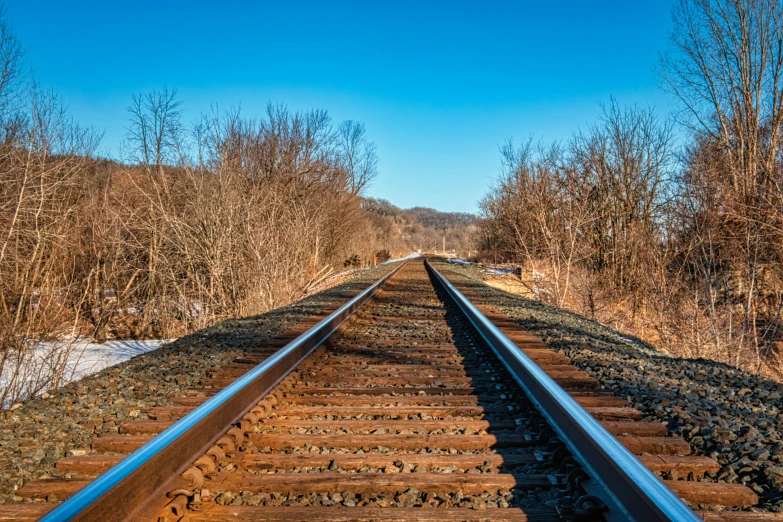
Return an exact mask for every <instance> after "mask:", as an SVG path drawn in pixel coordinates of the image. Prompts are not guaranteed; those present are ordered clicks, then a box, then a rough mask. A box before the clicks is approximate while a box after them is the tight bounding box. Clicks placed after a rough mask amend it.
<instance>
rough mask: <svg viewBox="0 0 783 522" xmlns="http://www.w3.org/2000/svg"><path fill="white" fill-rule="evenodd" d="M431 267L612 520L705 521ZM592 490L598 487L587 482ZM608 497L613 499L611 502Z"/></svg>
mask: <svg viewBox="0 0 783 522" xmlns="http://www.w3.org/2000/svg"><path fill="white" fill-rule="evenodd" d="M425 264H426V266H427V268H428V269H429V270H430V272H431V273H432V274H433V275H434V276H435V279H436V280H437V281H438V282H439V283H440V284H441V285H442V287H443V288H444V290H445V291H446V292H447V293H448V294H449V296H450V297H451V298H452V299H453V300H454V302H455V303H456V304H457V306H459V308H460V309H461V310H462V312H463V313H464V314H465V316H467V318H468V320H469V321H470V322H471V323H472V324H473V326H474V327H475V328H476V330H477V331H478V332H479V333H480V334H481V336H482V337H483V338H484V340H485V341H486V342H487V343H488V344H489V346H490V347H491V348H492V350H493V351H494V352H495V353H496V354H497V355H498V357H499V358H500V359H501V361H502V362H503V364H504V365H505V366H506V367H507V368H508V369H509V371H510V372H511V374H512V375H513V376H514V378H515V379H516V380H517V381H518V382H519V384H520V385H521V386H522V387H523V388H524V389H525V391H526V392H527V393H528V395H529V396H530V399H531V400H532V401H533V403H535V404H536V405H537V406H538V408H539V409H540V410H541V412H542V414H543V415H544V416H545V417H546V418H547V420H549V422H550V424H551V426H552V427H553V428H554V430H555V431H556V432H557V434H558V435H559V436H560V437H561V438H562V440H563V442H564V443H565V444H566V446H567V447H568V448H569V449H570V450H571V452H572V453H573V454H574V457H575V458H576V459H577V460H578V461H579V463H580V464H582V466H583V467H584V468H585V470H586V471H587V472H588V474H589V475H590V477H591V479H594V480H596V481H597V482H598V483H599V484H598V486H599V488H598V489H600V490H602V492H603V494H602V495H599V498H601V500H604V501H605V502H606V503H607V505H608V506H609V512H607V513H606V517H607V519H610V520H636V521H640V522H641V521H644V522H647V521H676V522H691V521H692V522H700V521H701V519H700V518H699V517H697V516H696V514H695V513H694V512H693V510H691V509H690V508H689V507H688V505H687V504H685V502H683V501H682V499H680V498H679V497H678V496H677V495H675V494H674V493H673V492H672V491H671V490H670V489H669V488H668V487H666V485H665V484H664V483H663V482H662V481H661V480H660V479H659V478H658V477H656V476H655V475H654V474H653V473H652V472H651V471H650V470H648V469H647V468H646V467H645V466H644V464H642V463H641V462H640V461H639V460H638V459H637V458H636V457H635V456H634V455H633V454H632V453H631V452H630V451H628V450H627V449H626V448H625V447H624V446H623V445H622V444H620V442H619V441H618V440H617V439H616V438H615V437H614V436H613V435H612V434H610V433H609V432H608V431H607V430H606V429H605V428H604V427H603V426H601V424H600V423H599V422H598V421H597V420H595V418H594V417H593V416H592V415H590V414H589V413H588V412H587V411H586V410H585V409H584V408H583V407H582V406H580V405H579V404H578V403H577V402H576V401H575V400H574V399H573V398H572V397H571V396H570V395H569V394H568V393H567V392H566V391H565V390H564V389H563V388H561V387H560V385H558V384H557V383H556V382H555V381H554V380H553V379H552V378H551V377H549V375H547V374H546V373H545V372H544V371H543V370H542V369H541V368H540V367H539V366H538V365H537V364H536V363H535V362H533V360H532V359H531V358H530V357H528V356H527V355H526V354H525V353H524V352H523V351H522V350H520V349H519V348H518V347H517V346H516V344H514V342H513V341H511V340H510V339H509V338H508V337H506V335H505V334H504V333H503V332H501V331H500V329H499V328H498V327H496V326H495V325H494V324H492V322H491V321H490V320H489V319H487V318H486V317H485V316H484V314H482V313H481V311H479V309H478V308H476V306H474V305H473V303H471V302H470V301H469V300H468V299H467V298H466V297H465V296H464V295H462V293H461V292H460V291H459V290H457V289H456V288H455V287H454V285H452V284H451V283H450V282H449V281H448V280H447V279H446V278H445V277H444V276H443V275H442V274H441V273H440V272H438V270H436V269H435V267H434V266H432V264H430V262H429V260H426V261H425ZM588 482H589V481H588ZM585 486H586V488H587V489H588V490H594V489H595V488H594V487H592V486H593V485H589V484H585ZM607 495H608V502H607Z"/></svg>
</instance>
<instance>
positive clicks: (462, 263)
mask: <svg viewBox="0 0 783 522" xmlns="http://www.w3.org/2000/svg"><path fill="white" fill-rule="evenodd" d="M446 261H448V262H449V263H459V264H460V265H469V264H470V261H465V260H464V259H459V258H457V257H454V258H451V257H450V258H448V259H447V260H446Z"/></svg>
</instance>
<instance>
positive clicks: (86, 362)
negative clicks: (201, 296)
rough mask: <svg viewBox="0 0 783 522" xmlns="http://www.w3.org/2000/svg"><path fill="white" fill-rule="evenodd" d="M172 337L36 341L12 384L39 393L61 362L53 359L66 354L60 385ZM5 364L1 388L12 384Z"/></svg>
mask: <svg viewBox="0 0 783 522" xmlns="http://www.w3.org/2000/svg"><path fill="white" fill-rule="evenodd" d="M171 341H173V339H153V340H143V341H137V340H128V341H106V342H104V343H92V342H90V341H88V340H86V339H78V340H76V341H68V340H63V341H60V342H45V343H39V344H38V345H37V346H36V347H35V349H34V350H31V353H30V354H29V355H26V356H25V359H26V360H25V361H24V367H23V369H22V370H21V372H20V375H19V376H18V378H17V379H16V382H15V383H14V384H13V386H14V388H15V389H17V390H26V391H27V393H26V394H25V395H27V394H30V393H31V394H34V395H36V394H41V393H43V392H45V391H47V390H48V389H50V388H51V377H50V376H51V373H52V370H53V366H54V365H57V366H60V364H58V363H56V362H54V361H57V360H62V358H63V357H67V358H66V359H65V361H64V371H63V372H62V376H63V377H62V380H61V381H60V383H59V385H60V386H62V385H65V384H68V383H69V382H72V381H76V380H78V379H81V378H83V377H86V376H88V375H91V374H93V373H96V372H99V371H101V370H103V369H105V368H108V367H109V366H113V365H115V364H118V363H121V362H124V361H127V360H128V359H130V358H131V357H134V356H136V355H141V354H143V353H147V352H150V351H152V350H157V349H158V348H160V347H161V346H163V345H164V344H166V343H170V342H171ZM69 343H70V344H69ZM8 366H9V365H6V367H5V368H4V369H3V372H2V374H0V389H3V388H5V387H7V386H9V385H10V384H11V383H10V380H11V373H12V372H13V370H14V369H13V368H10V367H8ZM5 406H6V407H7V406H10V405H5Z"/></svg>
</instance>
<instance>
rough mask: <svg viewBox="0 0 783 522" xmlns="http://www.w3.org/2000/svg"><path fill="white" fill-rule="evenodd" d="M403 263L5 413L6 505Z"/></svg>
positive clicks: (0, 464)
mask: <svg viewBox="0 0 783 522" xmlns="http://www.w3.org/2000/svg"><path fill="white" fill-rule="evenodd" d="M396 266H397V264H396V263H394V264H391V265H382V266H379V267H376V268H373V269H369V270H363V271H359V272H357V273H356V275H355V277H353V278H352V279H351V280H349V281H347V282H344V283H342V284H340V285H338V286H335V287H333V288H330V289H326V290H323V291H321V292H319V293H317V294H314V295H311V296H309V297H307V298H305V299H303V300H301V301H298V302H296V303H293V304H291V305H288V306H285V307H281V308H278V309H276V310H273V311H270V312H268V313H265V314H261V315H257V316H253V317H247V318H242V319H231V320H226V321H223V322H220V323H218V324H216V325H214V326H212V327H209V328H206V329H204V330H200V331H198V332H195V333H193V334H191V335H188V336H185V337H182V338H180V339H178V340H176V341H174V342H172V343H170V344H168V345H165V346H163V347H162V348H160V349H158V350H155V351H152V352H148V353H146V354H144V355H139V356H136V357H134V358H132V359H130V360H128V361H126V362H123V363H120V364H117V365H115V366H112V367H109V368H107V369H105V370H103V371H100V372H98V373H96V374H93V375H90V376H88V377H85V378H84V379H81V380H79V381H76V382H73V383H70V384H69V385H67V386H64V387H63V388H60V389H59V390H56V391H52V392H50V393H46V394H44V395H42V396H41V397H37V398H33V399H30V400H28V401H26V402H25V403H23V404H22V405H21V406H19V407H15V408H14V409H13V411H5V412H0V504H2V503H7V502H13V501H14V500H18V499H15V496H14V491H16V490H17V489H18V488H19V487H21V486H22V485H24V484H25V483H26V482H27V481H29V480H32V479H44V478H51V477H60V476H63V474H62V473H61V472H59V471H58V470H57V469H56V468H55V464H56V462H57V461H58V460H59V459H61V458H63V457H67V456H73V455H83V454H87V453H90V452H91V450H90V446H91V444H92V441H93V439H94V438H96V437H98V436H101V435H110V434H116V433H117V430H118V428H119V426H120V424H122V423H123V422H124V421H126V420H132V419H145V418H147V415H146V414H145V412H146V411H147V410H148V409H149V408H151V407H154V406H164V405H167V404H168V402H169V399H170V398H172V397H175V396H179V395H182V393H183V391H184V390H186V389H187V388H189V387H193V386H197V385H198V383H199V382H200V380H201V379H202V378H205V377H206V376H207V374H208V373H209V372H211V371H214V370H216V369H217V368H219V367H221V366H223V365H225V364H228V363H231V362H232V361H233V360H234V359H235V358H236V357H237V356H239V355H241V354H242V353H243V352H244V351H245V350H247V349H252V348H254V347H256V346H258V345H259V344H260V343H262V342H264V341H268V340H270V339H272V338H273V337H275V336H276V335H279V334H280V333H282V332H284V331H285V330H286V329H288V328H291V327H292V326H294V325H295V324H296V323H298V322H299V321H301V320H303V319H305V318H307V317H308V316H311V315H313V314H315V313H317V312H319V311H320V310H322V309H324V308H327V307H329V306H336V305H339V304H341V303H343V302H345V301H347V300H348V299H350V298H351V297H353V296H354V295H356V294H357V293H358V292H360V291H361V290H363V289H364V288H366V287H367V286H368V285H369V284H371V283H372V282H374V281H375V280H377V279H378V278H379V277H381V276H382V275H383V274H385V273H387V272H389V271H391V270H392V269H394V268H395V267H396Z"/></svg>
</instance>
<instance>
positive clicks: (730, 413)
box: [435, 261, 783, 512]
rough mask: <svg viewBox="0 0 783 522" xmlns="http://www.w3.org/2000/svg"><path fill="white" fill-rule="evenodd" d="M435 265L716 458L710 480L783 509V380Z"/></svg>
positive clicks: (470, 268)
mask: <svg viewBox="0 0 783 522" xmlns="http://www.w3.org/2000/svg"><path fill="white" fill-rule="evenodd" d="M435 266H436V267H437V269H438V270H439V271H441V273H443V274H444V275H445V276H446V277H447V278H448V279H449V280H450V281H451V282H452V283H453V284H455V286H457V287H458V288H469V289H470V290H472V291H473V292H475V293H476V294H477V295H479V296H481V297H482V299H485V303H488V304H492V305H495V306H496V307H498V308H499V309H500V310H501V311H502V312H504V313H506V314H508V315H509V317H511V318H512V319H513V320H514V321H515V322H516V323H518V324H519V325H520V326H522V327H523V328H525V329H526V330H528V331H529V332H531V333H534V334H536V335H538V336H539V337H541V338H542V339H543V341H544V342H545V343H547V344H548V345H549V346H550V347H552V348H555V349H557V350H559V351H562V352H563V353H564V354H566V355H567V356H569V357H570V358H571V359H572V361H573V362H574V364H576V365H577V366H578V367H579V368H580V369H582V370H584V371H586V372H588V373H589V374H591V375H592V376H593V377H594V378H596V379H598V380H599V381H600V382H601V383H602V385H603V386H604V387H605V388H608V389H612V390H614V391H615V393H616V394H617V395H618V396H621V397H626V398H627V399H628V400H629V402H630V403H631V404H632V406H634V407H635V408H637V409H639V410H640V411H641V412H642V414H643V415H644V420H650V421H663V422H665V423H666V424H667V425H668V427H669V431H670V432H671V433H672V434H676V435H679V436H681V437H682V438H684V439H685V440H687V441H688V442H689V443H690V445H691V447H692V449H693V452H694V454H698V455H707V456H710V457H712V458H714V459H715V460H716V461H717V462H718V463H719V464H720V465H721V466H722V468H721V470H720V471H719V472H718V473H717V474H715V475H708V476H707V477H706V478H705V480H707V481H719V482H730V483H737V484H745V485H747V486H749V487H750V488H752V489H753V490H754V491H756V493H758V494H759V496H760V497H761V499H762V500H761V508H763V509H764V510H767V511H774V512H783V442H782V441H781V434H782V433H783V388H782V387H781V386H782V385H781V384H780V383H778V382H775V381H772V380H768V379H765V378H763V377H759V376H757V375H754V374H751V373H748V372H744V371H741V370H737V369H735V368H732V367H730V366H727V365H725V364H721V363H716V362H714V361H710V360H705V359H682V358H676V357H671V356H668V355H664V354H662V353H660V352H658V351H657V350H656V349H655V347H653V346H651V345H648V344H646V343H644V342H642V341H640V340H638V339H636V338H634V337H631V336H628V335H625V334H623V333H621V332H617V331H615V330H613V329H611V328H608V327H606V326H603V325H601V324H599V323H597V322H595V321H591V320H589V319H587V318H585V317H583V316H580V315H578V314H575V313H572V312H569V311H567V310H563V309H560V308H556V307H554V306H549V305H547V304H544V303H542V302H539V301H533V300H530V299H526V298H524V297H521V296H518V295H514V294H511V293H508V292H504V291H502V290H499V289H497V288H493V287H491V286H488V285H486V284H485V283H484V281H483V274H482V272H481V271H480V269H479V268H478V267H476V266H475V265H457V264H452V263H446V262H441V261H436V262H435Z"/></svg>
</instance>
